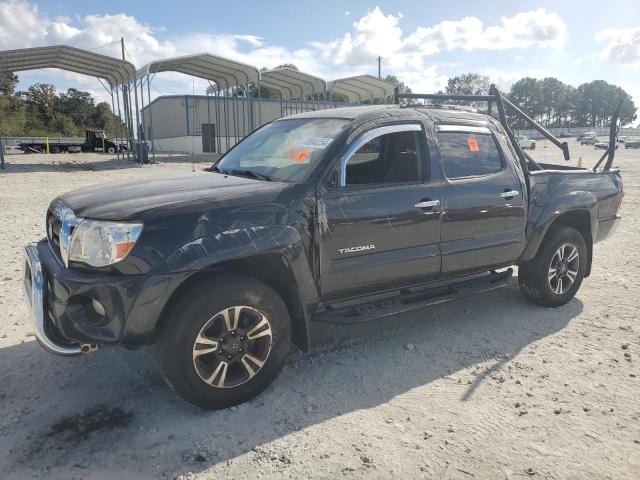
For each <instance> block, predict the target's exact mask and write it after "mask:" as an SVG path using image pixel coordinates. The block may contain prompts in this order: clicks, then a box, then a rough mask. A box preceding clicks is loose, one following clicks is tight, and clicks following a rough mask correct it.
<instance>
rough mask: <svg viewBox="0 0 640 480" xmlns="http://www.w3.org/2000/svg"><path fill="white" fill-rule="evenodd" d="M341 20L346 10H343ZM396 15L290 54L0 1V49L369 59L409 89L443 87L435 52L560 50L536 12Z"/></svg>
mask: <svg viewBox="0 0 640 480" xmlns="http://www.w3.org/2000/svg"><path fill="white" fill-rule="evenodd" d="M345 15H346V16H348V15H350V13H349V12H348V11H345ZM402 18H403V16H402V14H400V13H398V14H396V15H387V14H385V13H383V11H382V10H381V9H380V8H378V7H375V8H374V9H373V10H370V11H369V12H368V13H367V14H366V15H364V16H362V17H361V18H359V19H357V20H356V21H355V22H354V23H353V30H352V31H351V32H346V33H345V34H344V35H342V36H341V37H340V38H337V39H334V40H332V41H317V42H311V43H309V44H307V45H303V46H301V47H300V48H298V49H292V48H287V47H284V46H280V45H272V44H269V43H268V42H267V41H266V40H265V39H263V38H261V37H258V36H256V35H252V34H245V33H222V34H206V33H199V32H195V33H189V34H186V35H172V34H171V32H170V31H164V29H161V28H156V27H153V26H151V25H148V24H146V23H143V22H142V21H140V20H139V19H136V18H135V17H133V16H130V15H126V14H124V13H116V14H100V15H86V16H84V17H76V18H73V19H71V18H67V17H50V16H49V15H48V13H47V12H46V11H42V9H41V8H38V6H37V5H36V4H34V3H31V2H30V1H28V0H4V1H3V0H0V49H8V48H23V47H30V46H41V45H53V44H66V45H73V46H78V47H80V48H86V49H94V51H96V52H99V53H103V54H107V55H112V56H115V57H120V55H121V53H120V45H119V43H118V42H119V40H120V38H121V37H124V38H125V42H126V48H127V53H128V55H130V58H129V59H130V60H132V61H133V62H134V64H135V65H136V66H137V67H141V66H143V65H144V64H145V63H147V62H149V61H151V60H154V59H158V58H166V57H171V56H176V55H187V54H193V53H199V52H210V53H213V54H216V55H221V56H224V57H229V58H233V59H235V60H238V61H241V62H244V63H248V64H250V65H256V66H257V67H263V66H265V67H268V68H272V67H275V66H276V65H278V64H282V63H294V64H295V65H297V66H298V68H300V70H302V71H306V72H309V73H312V74H315V75H318V76H320V77H323V78H326V79H328V80H329V79H333V78H338V77H341V76H351V75H356V74H361V73H363V72H372V71H374V70H375V66H376V59H377V57H378V56H382V57H383V69H384V71H385V72H388V73H394V74H396V75H397V76H398V78H399V79H400V80H402V81H404V82H405V83H407V84H408V85H410V86H411V87H412V88H413V89H414V90H415V91H434V90H438V89H441V88H443V87H444V82H446V76H444V75H443V74H441V73H440V70H439V68H449V67H450V66H451V65H452V64H447V63H442V64H440V65H439V66H436V65H434V64H426V60H427V58H428V57H429V56H430V55H433V54H435V53H439V52H445V51H452V50H457V49H461V50H474V49H500V50H502V49H507V48H520V49H523V48H530V47H535V48H551V47H554V48H555V47H562V46H563V45H564V43H565V41H566V38H567V32H566V26H565V23H564V22H563V20H562V19H561V18H560V17H559V16H558V15H557V14H555V13H550V12H547V11H546V10H545V9H543V8H539V9H537V10H532V11H528V12H521V13H518V14H516V15H514V16H512V17H503V18H501V19H500V21H499V22H498V23H496V24H494V25H484V24H483V22H482V21H481V20H480V19H479V18H477V17H465V18H462V19H459V20H447V21H443V22H440V23H438V24H436V25H432V26H421V27H418V28H416V29H415V30H414V31H411V32H408V33H405V32H403V30H402V29H401V27H400V21H401V19H402ZM48 75H49V73H48ZM33 77H34V76H33V75H30V78H33ZM39 78H43V77H39ZM44 78H45V79H47V77H46V76H45V77H44ZM56 79H61V80H63V82H62V83H65V84H66V85H69V84H72V85H79V86H82V87H83V88H85V89H89V88H91V87H89V85H94V88H95V84H96V82H95V80H94V79H92V78H90V77H83V76H79V75H75V76H70V74H64V75H63V74H58V75H53V76H51V75H49V78H48V81H54V82H55V81H56ZM81 79H82V80H81ZM45 81H46V80H45ZM72 82H74V83H72ZM154 85H155V90H156V91H155V92H153V96H156V95H157V94H158V93H160V92H162V93H165V94H166V93H182V92H185V91H188V92H190V91H191V89H192V85H193V83H192V79H189V78H185V77H184V76H182V75H178V74H169V73H167V74H162V75H161V76H159V77H158V78H157V79H156V81H155V82H154ZM196 86H197V88H198V90H197V91H196V93H203V92H204V89H205V88H206V82H203V81H200V80H197V81H196ZM98 89H99V87H98Z"/></svg>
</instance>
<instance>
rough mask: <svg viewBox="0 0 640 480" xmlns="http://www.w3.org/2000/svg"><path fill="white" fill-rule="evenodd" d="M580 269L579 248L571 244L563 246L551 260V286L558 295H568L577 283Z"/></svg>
mask: <svg viewBox="0 0 640 480" xmlns="http://www.w3.org/2000/svg"><path fill="white" fill-rule="evenodd" d="M579 268H580V255H579V253H578V248H577V247H576V246H575V245H573V244H571V243H565V244H564V245H562V246H561V247H560V248H558V250H556V253H555V254H554V255H553V257H552V258H551V263H550V264H549V273H548V279H549V286H550V287H551V291H552V292H553V293H555V294H556V295H562V294H564V293H566V292H567V291H568V290H569V289H570V288H571V286H572V285H573V284H574V282H575V281H576V278H577V276H578V269H579Z"/></svg>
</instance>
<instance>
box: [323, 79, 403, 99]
mask: <svg viewBox="0 0 640 480" xmlns="http://www.w3.org/2000/svg"><path fill="white" fill-rule="evenodd" d="M329 91H330V92H331V93H339V94H341V95H344V96H346V97H347V98H348V100H349V102H354V101H358V102H361V101H363V100H375V99H376V98H381V99H384V98H387V97H391V96H393V91H394V85H393V84H391V83H389V82H385V81H384V80H380V79H379V78H376V77H373V76H371V75H358V76H357V77H347V78H339V79H338V80H333V81H331V82H329Z"/></svg>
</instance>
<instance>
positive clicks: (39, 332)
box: [23, 245, 95, 357]
mask: <svg viewBox="0 0 640 480" xmlns="http://www.w3.org/2000/svg"><path fill="white" fill-rule="evenodd" d="M24 252H25V262H24V276H23V281H24V292H25V296H26V298H27V303H28V305H29V308H30V310H31V318H32V320H33V333H34V335H35V337H36V340H37V341H38V343H39V344H40V345H41V346H42V348H44V349H45V350H47V351H48V352H50V353H54V354H56V355H62V356H67V357H68V356H75V355H80V354H82V353H85V352H89V351H91V350H92V349H94V347H95V346H94V345H91V344H79V343H78V344H73V343H64V342H62V341H61V340H59V339H57V338H56V337H55V336H54V335H53V334H52V333H51V331H50V325H49V324H48V322H47V318H48V312H47V311H46V310H45V281H44V273H43V269H42V263H41V262H40V256H39V255H38V249H37V247H36V246H35V245H27V246H26V247H25V249H24Z"/></svg>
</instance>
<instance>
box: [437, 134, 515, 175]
mask: <svg viewBox="0 0 640 480" xmlns="http://www.w3.org/2000/svg"><path fill="white" fill-rule="evenodd" d="M438 146H439V148H440V157H441V159H442V166H443V169H444V174H445V176H446V177H447V178H449V179H457V178H466V177H479V176H484V175H491V174H494V173H498V172H500V171H501V170H502V169H503V168H504V160H503V158H502V155H501V153H500V150H499V149H498V145H497V143H496V140H495V138H494V136H493V135H492V133H491V131H490V130H489V129H486V128H478V129H476V130H475V131H464V127H461V128H460V129H459V130H458V131H454V129H453V127H451V128H449V129H446V130H443V131H438Z"/></svg>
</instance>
